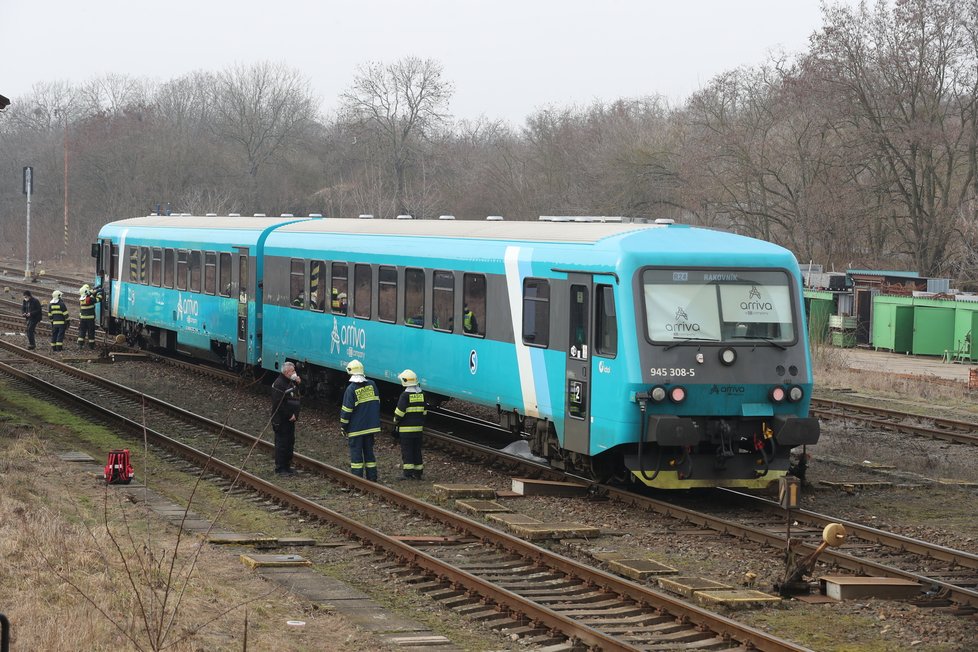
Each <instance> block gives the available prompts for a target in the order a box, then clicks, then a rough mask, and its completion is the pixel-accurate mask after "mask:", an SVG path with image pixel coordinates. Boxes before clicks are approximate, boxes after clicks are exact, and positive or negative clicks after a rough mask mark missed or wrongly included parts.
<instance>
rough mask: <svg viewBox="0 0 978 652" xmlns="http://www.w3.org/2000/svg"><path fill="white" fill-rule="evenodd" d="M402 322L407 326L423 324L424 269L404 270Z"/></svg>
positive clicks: (417, 326)
mask: <svg viewBox="0 0 978 652" xmlns="http://www.w3.org/2000/svg"><path fill="white" fill-rule="evenodd" d="M404 323H405V324H406V325H407V326H414V327H415V328H422V327H423V326H424V270H423V269H415V268H410V267H409V268H408V269H405V270H404Z"/></svg>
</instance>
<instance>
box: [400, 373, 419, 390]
mask: <svg viewBox="0 0 978 652" xmlns="http://www.w3.org/2000/svg"><path fill="white" fill-rule="evenodd" d="M397 377H398V379H400V381H401V384H402V385H404V386H405V387H411V386H412V385H417V384H418V374H416V373H414V372H413V371H411V370H410V369H405V370H404V371H402V372H401V373H399V374H397Z"/></svg>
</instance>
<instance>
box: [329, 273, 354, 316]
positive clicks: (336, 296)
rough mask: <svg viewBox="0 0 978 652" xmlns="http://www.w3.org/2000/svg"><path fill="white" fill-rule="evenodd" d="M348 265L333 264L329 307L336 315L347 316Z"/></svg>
mask: <svg viewBox="0 0 978 652" xmlns="http://www.w3.org/2000/svg"><path fill="white" fill-rule="evenodd" d="M348 273H349V272H348V271H347V265H346V263H333V285H332V289H331V290H330V300H329V305H330V308H331V309H332V311H333V314H336V315H345V314H346V312H347V306H348V305H349V301H348V300H347V295H346V293H347V291H348V290H349V289H350V288H349V286H348V283H349V281H348V279H347V274H348Z"/></svg>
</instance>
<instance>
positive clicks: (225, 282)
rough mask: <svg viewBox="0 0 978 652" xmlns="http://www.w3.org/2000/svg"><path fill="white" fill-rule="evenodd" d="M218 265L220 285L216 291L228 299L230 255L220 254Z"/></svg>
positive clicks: (229, 290) (229, 293)
mask: <svg viewBox="0 0 978 652" xmlns="http://www.w3.org/2000/svg"><path fill="white" fill-rule="evenodd" d="M168 251H169V250H168ZM218 263H219V265H218V276H219V277H220V283H219V285H218V288H217V289H218V292H219V293H220V295H221V296H222V297H229V296H231V254H227V253H223V254H221V255H220V257H219V258H218Z"/></svg>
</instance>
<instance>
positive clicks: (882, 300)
mask: <svg viewBox="0 0 978 652" xmlns="http://www.w3.org/2000/svg"><path fill="white" fill-rule="evenodd" d="M892 299H906V297H886V296H878V297H875V298H874V299H873V332H872V345H873V346H874V347H876V348H877V349H886V350H889V351H893V352H894V353H909V352H910V351H911V350H912V349H913V320H914V307H913V306H912V305H900V304H902V303H904V302H903V301H900V302H897V301H892Z"/></svg>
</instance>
